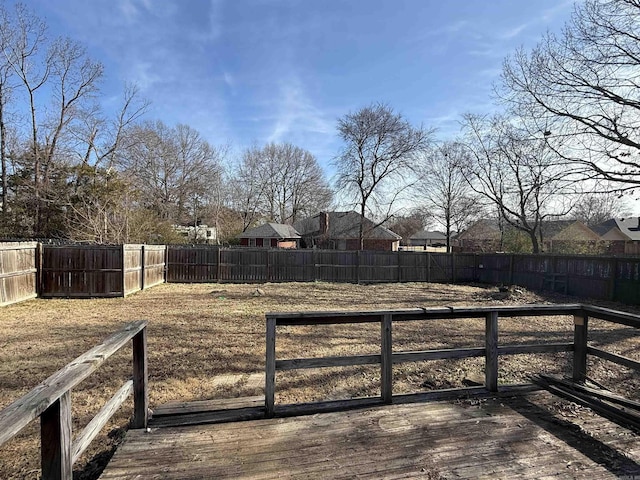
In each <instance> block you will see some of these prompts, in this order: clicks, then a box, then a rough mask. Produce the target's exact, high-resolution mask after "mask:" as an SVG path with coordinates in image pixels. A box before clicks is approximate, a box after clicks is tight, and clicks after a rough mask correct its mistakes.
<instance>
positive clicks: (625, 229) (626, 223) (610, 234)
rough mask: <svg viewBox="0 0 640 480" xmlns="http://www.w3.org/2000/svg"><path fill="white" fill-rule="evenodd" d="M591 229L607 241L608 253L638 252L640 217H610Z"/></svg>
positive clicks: (639, 244)
mask: <svg viewBox="0 0 640 480" xmlns="http://www.w3.org/2000/svg"><path fill="white" fill-rule="evenodd" d="M591 230H593V231H594V232H596V233H597V234H598V235H600V238H601V239H602V240H606V241H607V242H609V251H608V253H612V254H627V255H638V254H640V217H627V218H611V219H609V220H607V221H606V222H602V223H600V224H598V225H596V226H594V227H591Z"/></svg>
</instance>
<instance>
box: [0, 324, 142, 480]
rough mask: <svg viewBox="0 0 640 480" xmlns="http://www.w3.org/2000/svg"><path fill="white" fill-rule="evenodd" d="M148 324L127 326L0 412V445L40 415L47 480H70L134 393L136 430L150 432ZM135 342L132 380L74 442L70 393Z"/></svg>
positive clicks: (44, 474) (134, 422)
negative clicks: (109, 422) (142, 429)
mask: <svg viewBox="0 0 640 480" xmlns="http://www.w3.org/2000/svg"><path fill="white" fill-rule="evenodd" d="M146 327H147V321H145V320H141V321H137V322H132V323H129V324H127V325H126V326H125V327H124V328H122V329H121V330H119V331H118V332H116V333H114V334H112V335H111V336H109V337H108V338H107V339H106V340H105V341H104V342H102V343H101V344H100V345H97V346H96V347H94V348H92V349H91V350H89V351H88V352H86V353H84V354H83V355H81V356H79V357H78V358H76V359H75V360H74V361H72V362H71V363H69V364H68V365H67V366H65V367H64V368H62V369H61V370H58V371H57V372H56V373H54V374H53V375H51V376H50V377H49V378H47V379H46V380H45V381H44V382H42V383H41V384H40V385H38V386H37V387H35V388H34V389H33V390H31V391H30V392H29V393H27V394H26V395H25V396H23V397H22V398H19V399H18V400H16V401H15V402H13V403H12V404H11V405H9V406H7V407H6V408H5V409H4V410H2V411H0V446H1V445H3V444H4V443H6V442H8V441H9V440H11V439H12V438H13V437H14V436H16V435H17V434H18V433H19V432H20V431H21V430H22V429H23V428H24V427H26V426H27V425H28V424H29V423H31V421H33V420H35V419H36V418H38V417H40V443H41V457H42V478H43V480H54V479H55V480H71V478H72V477H73V475H72V471H73V464H74V462H75V461H76V460H77V459H78V458H79V457H80V455H82V453H83V452H84V451H85V450H86V448H87V447H88V446H89V444H90V443H91V441H92V440H93V439H94V438H95V437H96V435H97V434H98V433H99V432H100V430H101V429H102V427H104V426H105V425H106V424H107V422H108V421H109V419H110V418H111V417H112V416H113V414H114V413H115V412H116V411H117V410H118V409H119V408H120V406H121V405H122V404H123V403H124V401H125V400H126V399H127V398H128V397H129V396H130V395H131V394H133V404H134V407H133V410H134V412H133V421H132V427H133V428H146V426H147V421H148V391H147V336H146V335H147V330H146ZM130 340H133V378H132V380H129V381H128V382H126V383H125V384H124V385H123V386H122V387H121V388H120V390H118V392H117V393H116V394H115V395H114V396H113V397H112V398H111V399H110V400H109V401H108V402H107V403H106V404H105V405H104V406H103V407H102V409H100V411H99V412H98V413H97V414H96V416H95V417H94V418H93V420H91V421H90V422H89V423H88V424H87V426H86V427H85V429H84V430H83V431H82V432H80V434H79V435H78V436H77V437H76V439H75V441H73V440H72V439H73V436H72V428H71V425H72V422H71V390H72V389H73V388H74V387H75V386H76V385H78V384H79V383H80V382H81V381H82V380H84V379H85V378H87V377H88V376H89V375H91V374H92V373H93V372H94V371H95V370H96V369H98V367H100V365H102V364H103V363H104V362H105V361H106V360H107V359H108V358H109V357H110V356H111V355H113V354H114V353H116V352H117V351H118V350H120V348H122V347H123V346H124V345H126V344H127V343H128V342H129V341H130Z"/></svg>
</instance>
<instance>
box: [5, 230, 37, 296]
mask: <svg viewBox="0 0 640 480" xmlns="http://www.w3.org/2000/svg"><path fill="white" fill-rule="evenodd" d="M38 253H39V251H38V243H36V242H7V243H0V305H9V304H10V303H16V302H21V301H23V300H28V299H30V298H35V297H36V293H37V292H36V284H37V281H36V277H37V273H38Z"/></svg>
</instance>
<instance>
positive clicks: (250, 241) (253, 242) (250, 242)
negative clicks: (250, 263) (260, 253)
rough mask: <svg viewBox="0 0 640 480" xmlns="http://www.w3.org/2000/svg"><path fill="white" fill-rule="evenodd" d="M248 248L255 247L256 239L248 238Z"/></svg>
mask: <svg viewBox="0 0 640 480" xmlns="http://www.w3.org/2000/svg"><path fill="white" fill-rule="evenodd" d="M249 246H250V247H255V246H256V239H255V238H250V239H249Z"/></svg>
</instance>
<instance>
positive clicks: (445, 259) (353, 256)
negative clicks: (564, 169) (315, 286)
mask: <svg viewBox="0 0 640 480" xmlns="http://www.w3.org/2000/svg"><path fill="white" fill-rule="evenodd" d="M313 281H325V282H350V283H379V282H440V283H446V282H448V283H465V282H478V283H484V284H493V285H496V284H504V285H520V286H523V287H526V288H531V289H536V290H550V291H556V292H561V293H566V294H569V295H577V296H581V297H583V298H584V297H588V298H594V299H602V300H615V301H620V302H624V303H628V304H637V303H640V258H638V257H600V256H584V255H531V254H491V253H454V254H447V253H434V252H382V251H337V250H269V249H249V248H233V249H231V248H220V247H214V246H195V247H183V246H169V247H167V282H176V283H196V282H203V283H207V282H247V283H259V282H313Z"/></svg>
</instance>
